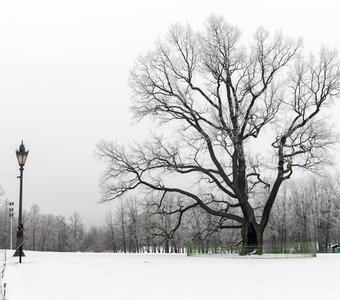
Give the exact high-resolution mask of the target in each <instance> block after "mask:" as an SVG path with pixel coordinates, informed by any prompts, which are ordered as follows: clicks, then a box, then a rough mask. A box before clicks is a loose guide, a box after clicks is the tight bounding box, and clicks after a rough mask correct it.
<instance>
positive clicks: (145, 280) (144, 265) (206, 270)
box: [0, 251, 340, 300]
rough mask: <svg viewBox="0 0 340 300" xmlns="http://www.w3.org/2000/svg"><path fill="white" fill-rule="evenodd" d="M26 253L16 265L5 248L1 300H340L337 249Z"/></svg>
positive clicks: (338, 256)
mask: <svg viewBox="0 0 340 300" xmlns="http://www.w3.org/2000/svg"><path fill="white" fill-rule="evenodd" d="M25 253H26V257H24V258H23V263H22V264H19V263H18V258H14V257H12V251H7V264H6V270H5V277H4V279H3V280H4V282H6V283H7V297H6V300H40V299H41V300H46V299H48V300H68V299H72V300H87V299H91V300H102V299H116V300H125V299H129V300H135V299H145V300H154V299H157V300H158V299H161V300H167V299H171V300H180V299H185V300H191V299H193V300H194V299H195V300H201V299H202V300H203V299H204V300H207V299H209V300H214V299H237V300H243V299H244V300H246V299H247V300H250V299H254V300H257V299H259V300H266V299H270V300H273V299H285V300H287V299H293V300H294V299H308V300H311V299H318V300H319V299H340V288H339V274H340V254H337V255H336V254H324V255H318V256H317V258H301V259H290V258H288V259H225V258H224V259H222V258H212V257H210V258H209V257H187V256H185V255H183V254H170V255H169V254H110V253H50V252H31V251H25ZM2 257H3V255H0V260H1V259H2ZM0 263H1V264H2V262H0Z"/></svg>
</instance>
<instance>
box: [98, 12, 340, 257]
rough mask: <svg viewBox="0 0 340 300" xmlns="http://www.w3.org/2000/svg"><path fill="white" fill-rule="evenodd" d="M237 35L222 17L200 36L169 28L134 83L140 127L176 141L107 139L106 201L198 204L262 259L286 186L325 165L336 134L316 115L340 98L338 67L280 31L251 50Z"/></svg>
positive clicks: (259, 36)
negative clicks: (150, 125) (145, 123)
mask: <svg viewBox="0 0 340 300" xmlns="http://www.w3.org/2000/svg"><path fill="white" fill-rule="evenodd" d="M239 38H240V30H239V29H238V28H237V27H235V26H232V25H230V24H227V23H226V22H225V21H224V19H223V18H222V17H217V16H211V17H209V18H208V19H207V21H206V24H205V29H204V30H203V31H200V32H195V31H193V29H192V28H191V27H190V26H189V25H187V26H181V25H174V26H172V27H171V28H170V31H169V33H168V35H167V36H166V37H165V38H164V39H163V40H160V41H158V42H157V43H156V46H155V49H154V50H153V51H150V52H149V53H147V54H146V55H141V56H140V57H139V58H138V60H137V62H136V65H135V67H134V68H133V70H132V72H131V77H130V83H131V87H132V89H133V105H132V109H133V112H134V115H135V118H136V120H141V119H143V118H146V117H149V118H151V119H153V120H155V121H157V122H158V124H159V126H161V125H162V124H167V130H168V129H171V130H173V134H172V135H171V137H170V138H165V137H163V136H159V135H156V134H154V135H153V136H152V137H151V138H150V139H148V141H147V142H146V143H145V144H136V145H134V146H131V147H130V148H128V147H123V146H120V145H117V144H116V143H111V142H104V141H103V142H101V143H100V144H99V145H98V153H99V155H100V156H101V157H102V158H103V159H104V160H106V162H107V170H106V172H105V175H104V178H103V182H102V190H103V201H111V200H114V199H116V198H119V197H121V196H122V195H124V194H126V193H127V192H130V191H132V190H135V189H137V188H144V189H145V190H146V191H147V192H153V194H154V196H155V197H156V196H158V197H159V199H162V197H163V195H164V194H179V195H181V196H183V197H186V199H187V202H186V204H184V202H183V203H182V206H179V207H178V208H176V209H179V210H180V211H181V212H185V211H187V210H189V209H191V208H193V207H196V206H199V207H201V208H202V209H204V210H205V211H206V212H207V213H209V214H212V215H214V216H217V217H219V218H220V220H221V227H223V228H227V227H232V228H235V227H236V226H237V227H239V228H241V235H242V239H243V245H244V249H247V248H249V247H250V248H253V249H256V250H257V251H258V253H261V252H262V244H263V232H264V230H265V228H266V226H267V224H268V220H269V217H270V212H271V210H272V207H273V204H274V202H275V199H276V196H277V194H278V192H279V190H280V187H281V185H282V183H283V182H284V181H285V180H287V179H289V178H290V177H291V175H292V173H293V171H294V170H296V169H299V168H300V169H301V168H302V169H307V170H311V171H314V172H315V171H317V170H318V167H319V166H320V165H322V164H323V165H324V164H328V163H329V160H328V159H327V158H328V157H329V155H328V153H327V150H328V149H329V147H330V146H331V145H332V144H333V143H334V142H335V140H336V136H335V135H334V134H332V132H331V131H330V128H329V126H327V125H326V123H325V122H324V121H323V120H322V118H320V117H319V116H320V115H321V114H320V111H321V110H322V108H323V107H324V106H325V105H327V103H329V102H330V100H331V99H332V98H333V97H335V96H337V95H338V94H339V92H340V69H339V62H338V60H337V54H336V51H331V50H328V49H322V50H321V51H320V54H319V55H318V56H311V57H309V58H305V57H304V56H303V53H302V50H301V45H302V43H301V41H294V40H293V39H290V38H287V37H285V36H283V34H281V33H277V34H275V35H273V36H271V35H270V34H269V33H268V32H267V31H265V30H264V29H263V28H260V29H258V30H257V31H256V33H255V34H254V40H253V43H252V44H251V46H249V47H246V46H242V45H241V44H240V41H239ZM274 125H275V126H274ZM265 128H267V129H266V130H265ZM163 129H164V127H163ZM259 143H260V144H261V145H262V148H261V153H259V151H257V150H256V145H258V144H259ZM175 179H177V181H176V180H175ZM175 181H176V182H175ZM184 182H186V183H187V185H185V184H184ZM231 221H233V222H234V223H235V222H236V223H237V224H238V225H234V224H231Z"/></svg>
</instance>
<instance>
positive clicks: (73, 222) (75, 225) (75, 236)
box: [69, 211, 85, 251]
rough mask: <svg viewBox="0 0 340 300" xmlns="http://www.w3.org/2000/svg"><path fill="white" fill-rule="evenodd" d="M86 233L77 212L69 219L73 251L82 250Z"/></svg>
mask: <svg viewBox="0 0 340 300" xmlns="http://www.w3.org/2000/svg"><path fill="white" fill-rule="evenodd" d="M84 231H85V230H84V224H83V221H82V217H81V216H80V214H79V213H78V212H76V211H75V212H74V213H73V214H72V215H71V216H70V218H69V233H70V246H71V250H72V251H80V250H81V244H82V241H83V238H84Z"/></svg>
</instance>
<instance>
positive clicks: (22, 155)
mask: <svg viewBox="0 0 340 300" xmlns="http://www.w3.org/2000/svg"><path fill="white" fill-rule="evenodd" d="M16 154H17V159H18V163H19V166H20V167H23V166H24V165H25V163H26V159H27V156H28V151H26V150H25V146H24V144H23V142H21V145H20V147H19V150H17V151H16Z"/></svg>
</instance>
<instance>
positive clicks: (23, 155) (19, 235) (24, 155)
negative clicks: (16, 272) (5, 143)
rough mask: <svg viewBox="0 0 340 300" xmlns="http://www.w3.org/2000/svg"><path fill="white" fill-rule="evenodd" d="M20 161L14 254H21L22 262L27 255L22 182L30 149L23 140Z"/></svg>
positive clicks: (18, 152)
mask: <svg viewBox="0 0 340 300" xmlns="http://www.w3.org/2000/svg"><path fill="white" fill-rule="evenodd" d="M16 155H17V159H18V163H19V166H20V168H19V170H20V176H18V178H19V179H20V192H19V219H18V223H19V224H18V229H17V243H16V247H15V248H16V249H15V253H14V255H13V256H19V263H21V257H22V256H25V254H24V252H23V250H22V248H23V245H24V243H25V242H24V225H23V222H22V182H23V172H24V165H25V162H26V159H27V155H28V151H26V150H25V146H24V144H23V141H21V145H20V147H19V150H17V151H16Z"/></svg>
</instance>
